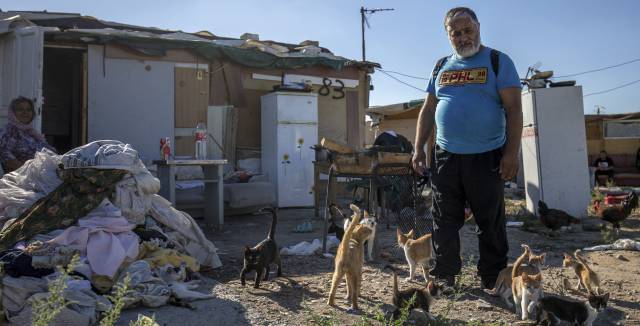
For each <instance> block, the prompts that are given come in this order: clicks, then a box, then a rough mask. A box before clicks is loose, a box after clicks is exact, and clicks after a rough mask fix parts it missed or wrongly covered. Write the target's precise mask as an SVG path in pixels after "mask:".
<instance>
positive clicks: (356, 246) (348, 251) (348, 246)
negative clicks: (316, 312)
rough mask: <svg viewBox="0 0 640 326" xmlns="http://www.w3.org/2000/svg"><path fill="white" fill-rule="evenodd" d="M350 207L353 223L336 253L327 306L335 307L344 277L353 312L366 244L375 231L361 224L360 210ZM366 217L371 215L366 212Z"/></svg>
mask: <svg viewBox="0 0 640 326" xmlns="http://www.w3.org/2000/svg"><path fill="white" fill-rule="evenodd" d="M350 207H351V210H353V216H352V217H353V221H352V223H350V224H349V227H348V228H347V229H346V230H345V232H344V236H343V237H342V241H341V242H340V245H339V246H338V251H337V252H336V259H335V270H334V272H333V279H332V281H331V291H329V300H328V301H327V304H328V305H330V306H333V305H334V300H335V296H336V290H337V288H338V285H339V284H340V282H341V281H342V277H343V276H344V277H346V281H347V299H350V301H351V310H358V297H359V296H360V286H361V283H362V265H363V264H364V242H365V240H366V239H367V238H368V237H369V236H370V235H371V232H372V231H373V230H371V228H370V227H368V226H366V225H363V224H360V215H361V214H360V208H358V206H356V205H353V204H352V205H351V206H350ZM364 216H365V218H368V217H369V214H368V213H367V212H366V211H365V212H364Z"/></svg>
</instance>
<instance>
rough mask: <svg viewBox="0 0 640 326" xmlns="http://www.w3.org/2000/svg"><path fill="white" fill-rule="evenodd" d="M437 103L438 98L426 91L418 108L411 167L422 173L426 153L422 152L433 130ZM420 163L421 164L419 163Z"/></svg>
mask: <svg viewBox="0 0 640 326" xmlns="http://www.w3.org/2000/svg"><path fill="white" fill-rule="evenodd" d="M437 105H438V99H437V98H436V96H435V95H433V94H431V93H427V98H426V99H425V100H424V104H423V105H422V108H421V109H420V115H418V124H417V126H416V141H415V153H414V154H413V160H412V161H411V163H412V164H413V169H414V170H415V171H416V172H418V173H419V174H422V173H423V172H424V168H425V167H426V162H425V161H426V154H425V152H424V145H425V143H426V142H427V140H428V139H429V136H430V135H431V133H432V132H433V125H434V122H435V113H436V106H437ZM420 163H422V165H421V164H420Z"/></svg>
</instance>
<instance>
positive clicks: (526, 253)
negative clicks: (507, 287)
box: [511, 245, 530, 279]
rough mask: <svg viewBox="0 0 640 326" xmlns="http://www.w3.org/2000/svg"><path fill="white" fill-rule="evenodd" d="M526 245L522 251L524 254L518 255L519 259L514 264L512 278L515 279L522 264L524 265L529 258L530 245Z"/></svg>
mask: <svg viewBox="0 0 640 326" xmlns="http://www.w3.org/2000/svg"><path fill="white" fill-rule="evenodd" d="M525 246H526V245H525ZM525 246H523V248H525V250H524V252H523V253H522V255H520V257H518V259H516V262H515V263H514V264H513V269H512V270H511V279H514V278H516V277H518V276H519V275H520V272H519V270H520V266H522V263H523V262H524V260H525V259H527V258H529V254H530V252H529V250H527V248H528V246H526V247H525Z"/></svg>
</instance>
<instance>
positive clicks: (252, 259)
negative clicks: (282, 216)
mask: <svg viewBox="0 0 640 326" xmlns="http://www.w3.org/2000/svg"><path fill="white" fill-rule="evenodd" d="M260 212H269V213H271V216H272V217H273V220H272V221H271V229H270V230H269V235H268V236H267V238H266V239H264V240H262V242H260V243H258V244H257V245H256V246H255V247H253V248H251V247H249V246H246V247H245V248H244V267H243V268H242V271H241V272H240V282H241V283H242V285H243V286H244V284H245V275H246V274H247V273H248V272H250V271H252V270H255V271H256V280H255V284H254V285H253V287H254V288H258V287H260V280H262V278H263V277H264V280H265V281H266V280H268V279H269V265H271V264H274V263H275V264H277V265H278V276H282V263H281V261H280V252H279V251H278V245H277V244H276V240H275V238H274V236H275V231H276V223H277V221H278V215H277V213H276V211H275V209H273V208H263V209H261V210H260Z"/></svg>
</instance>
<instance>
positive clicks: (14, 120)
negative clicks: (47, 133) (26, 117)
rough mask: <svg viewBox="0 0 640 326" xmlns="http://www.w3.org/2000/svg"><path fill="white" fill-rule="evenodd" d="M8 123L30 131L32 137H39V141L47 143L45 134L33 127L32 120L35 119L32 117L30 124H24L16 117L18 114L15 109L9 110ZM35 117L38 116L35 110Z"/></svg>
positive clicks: (27, 131)
mask: <svg viewBox="0 0 640 326" xmlns="http://www.w3.org/2000/svg"><path fill="white" fill-rule="evenodd" d="M7 111H8V112H7V120H8V122H7V125H12V126H14V127H16V128H18V129H20V130H22V131H24V132H26V133H28V134H29V135H31V137H33V138H35V139H37V140H38V141H39V142H42V143H45V144H46V143H47V141H46V140H45V139H44V136H43V135H42V134H41V133H40V132H39V131H37V130H36V129H35V128H33V126H32V125H31V122H33V119H31V122H29V123H28V124H24V123H22V122H20V121H18V118H16V114H15V112H13V110H7ZM33 117H34V118H35V117H36V113H35V112H33Z"/></svg>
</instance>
